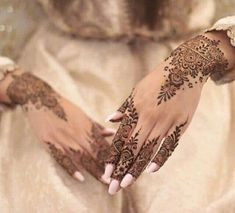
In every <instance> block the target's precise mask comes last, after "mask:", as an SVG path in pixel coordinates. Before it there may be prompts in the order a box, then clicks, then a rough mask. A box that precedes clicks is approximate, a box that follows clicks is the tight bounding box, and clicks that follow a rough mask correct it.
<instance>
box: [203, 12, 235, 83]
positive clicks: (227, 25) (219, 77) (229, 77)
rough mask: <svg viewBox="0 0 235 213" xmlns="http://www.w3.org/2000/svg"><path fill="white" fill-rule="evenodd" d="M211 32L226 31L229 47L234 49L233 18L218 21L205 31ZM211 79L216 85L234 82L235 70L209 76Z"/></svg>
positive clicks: (234, 26)
mask: <svg viewBox="0 0 235 213" xmlns="http://www.w3.org/2000/svg"><path fill="white" fill-rule="evenodd" d="M213 30H217V31H220V30H224V31H226V32H227V36H228V37H229V39H230V43H231V45H232V46H233V47H235V16H229V17H226V18H222V19H220V20H218V21H217V22H216V23H215V24H214V25H213V26H212V27H211V28H210V29H208V30H206V32H210V31H213ZM211 79H212V80H213V81H215V83H216V84H224V83H229V82H231V81H233V80H235V69H232V70H229V71H228V72H226V73H215V74H213V75H211Z"/></svg>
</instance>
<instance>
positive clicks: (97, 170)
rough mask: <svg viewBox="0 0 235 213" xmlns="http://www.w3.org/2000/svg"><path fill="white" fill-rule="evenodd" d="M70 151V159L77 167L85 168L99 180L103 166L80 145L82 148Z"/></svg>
mask: <svg viewBox="0 0 235 213" xmlns="http://www.w3.org/2000/svg"><path fill="white" fill-rule="evenodd" d="M70 153H72V154H70V155H71V156H72V157H71V158H72V160H73V161H74V162H75V163H76V164H77V165H79V167H82V169H85V170H86V171H87V172H89V173H90V174H91V175H92V176H93V177H95V178H96V179H97V180H99V181H100V180H101V175H102V174H103V172H104V168H102V167H101V165H100V164H99V163H98V162H97V161H96V160H95V159H94V158H93V157H92V155H91V154H90V153H89V152H88V151H87V150H86V149H85V148H84V147H82V150H74V149H70Z"/></svg>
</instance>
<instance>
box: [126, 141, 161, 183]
mask: <svg viewBox="0 0 235 213" xmlns="http://www.w3.org/2000/svg"><path fill="white" fill-rule="evenodd" d="M158 140H159V137H157V138H153V139H152V140H148V141H147V142H146V143H145V144H144V145H143V146H142V147H141V149H140V152H139V154H138V156H137V158H136V160H135V162H134V164H133V166H132V167H131V169H130V170H129V171H128V173H129V174H131V175H132V176H133V177H135V178H136V179H137V178H138V177H139V176H140V175H141V173H142V172H143V170H144V169H145V168H146V166H147V165H148V163H149V162H150V160H151V157H152V154H153V151H154V147H155V146H156V145H157V144H158Z"/></svg>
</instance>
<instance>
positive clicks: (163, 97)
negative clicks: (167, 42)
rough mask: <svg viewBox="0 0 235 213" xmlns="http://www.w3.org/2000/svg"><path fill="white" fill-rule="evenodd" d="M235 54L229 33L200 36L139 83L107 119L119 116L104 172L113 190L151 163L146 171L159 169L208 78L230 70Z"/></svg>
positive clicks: (184, 45)
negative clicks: (117, 127) (228, 37)
mask: <svg viewBox="0 0 235 213" xmlns="http://www.w3.org/2000/svg"><path fill="white" fill-rule="evenodd" d="M232 59H233V60H232ZM234 59H235V50H234V49H233V47H231V46H230V44H229V41H228V39H227V37H226V35H225V33H223V32H213V33H207V34H205V35H199V36H197V37H195V38H193V39H191V40H189V41H187V42H185V43H183V44H182V45H180V46H179V47H178V48H177V49H175V50H174V51H173V52H172V53H171V55H170V56H169V57H168V58H167V59H166V60H165V62H163V63H162V64H161V65H160V66H159V67H158V68H157V69H156V70H155V71H153V72H151V73H150V74H149V75H148V76H147V77H145V78H144V79H143V80H142V81H141V82H140V83H138V84H137V86H136V87H135V89H134V90H133V91H132V93H131V95H130V96H129V97H128V98H127V100H126V101H125V102H124V104H123V105H122V106H121V108H120V109H119V110H118V112H116V113H114V114H113V115H112V116H111V117H110V118H109V120H110V121H112V122H117V121H121V124H120V126H119V129H118V131H117V133H116V135H115V137H114V139H113V144H112V147H111V151H110V153H109V158H108V161H107V163H108V164H107V165H106V169H105V174H104V175H103V179H104V180H106V181H107V182H108V181H109V182H110V181H111V183H110V186H109V193H110V194H115V193H116V192H117V191H118V190H119V189H120V186H121V187H122V188H125V187H127V186H129V185H130V184H132V183H133V182H134V181H135V180H136V179H137V178H138V177H139V176H140V174H141V173H142V171H143V170H144V169H145V168H146V167H147V166H148V165H149V166H148V167H147V170H148V172H155V171H157V170H158V169H159V168H160V167H161V166H162V165H163V164H164V163H165V162H166V161H167V159H168V158H169V156H170V155H171V154H172V152H173V151H174V149H175V147H176V146H177V145H178V141H179V139H180V137H181V136H182V134H183V133H184V131H185V130H186V128H187V127H188V125H189V123H190V121H191V119H192V117H193V114H194V112H195V110H196V107H197V105H198V102H199V99H200V95H201V91H202V88H203V85H204V84H205V82H206V81H207V79H208V77H209V76H210V75H214V74H215V75H219V74H221V73H223V72H226V71H227V70H228V69H230V68H231V67H232V66H234V64H233V63H234ZM232 61H233V62H232ZM110 176H111V178H112V179H110Z"/></svg>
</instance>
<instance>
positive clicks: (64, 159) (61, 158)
mask: <svg viewBox="0 0 235 213" xmlns="http://www.w3.org/2000/svg"><path fill="white" fill-rule="evenodd" d="M46 143H47V144H48V146H49V150H50V152H51V155H52V157H53V158H54V159H55V160H56V161H57V162H58V163H59V165H61V166H62V167H63V168H64V169H65V171H67V173H68V174H69V175H71V176H73V174H74V173H75V172H76V171H77V170H78V169H77V167H76V166H75V164H74V163H73V162H72V160H71V159H70V158H69V157H68V156H66V155H65V154H64V153H63V152H62V150H60V149H58V148H56V146H55V145H53V144H52V143H50V142H46Z"/></svg>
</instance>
